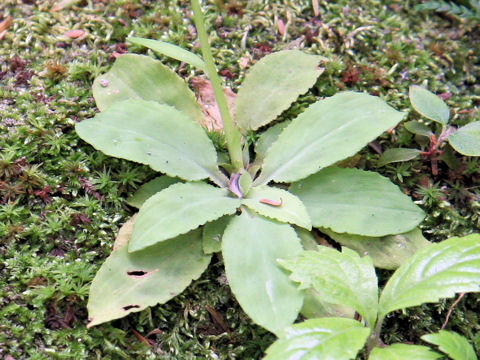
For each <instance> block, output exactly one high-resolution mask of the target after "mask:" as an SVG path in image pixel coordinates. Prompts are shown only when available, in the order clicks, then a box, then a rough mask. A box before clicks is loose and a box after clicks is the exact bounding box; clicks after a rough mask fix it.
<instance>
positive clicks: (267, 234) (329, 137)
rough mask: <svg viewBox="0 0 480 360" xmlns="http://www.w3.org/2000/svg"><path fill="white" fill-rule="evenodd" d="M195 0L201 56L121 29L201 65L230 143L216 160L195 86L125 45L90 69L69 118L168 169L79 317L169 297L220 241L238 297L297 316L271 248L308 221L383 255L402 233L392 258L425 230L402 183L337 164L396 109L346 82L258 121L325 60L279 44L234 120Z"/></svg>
mask: <svg viewBox="0 0 480 360" xmlns="http://www.w3.org/2000/svg"><path fill="white" fill-rule="evenodd" d="M192 7H193V10H194V16H195V23H196V27H197V31H198V35H199V38H200V43H201V48H202V53H203V59H201V58H200V57H199V56H197V55H195V54H193V53H190V52H188V51H186V50H184V49H180V48H178V47H176V46H174V45H171V44H168V45H166V44H165V43H161V42H157V41H153V40H146V39H138V38H134V39H130V42H134V43H136V44H137V45H144V46H147V47H149V48H151V49H152V50H154V51H157V52H160V53H162V54H166V55H168V56H171V57H174V58H175V59H178V60H181V61H183V62H185V63H188V64H191V65H192V66H196V67H197V68H198V69H200V70H204V71H206V73H207V74H208V76H209V78H210V80H211V83H212V87H213V91H214V93H215V97H216V100H217V104H218V107H219V112H220V114H221V117H222V121H223V132H224V134H225V138H226V143H227V149H228V155H226V154H221V157H222V160H217V159H218V157H217V153H216V150H215V147H214V145H213V143H212V142H211V140H210V139H209V137H208V135H207V133H206V131H205V129H203V128H202V127H201V125H200V123H202V121H203V114H202V111H201V108H200V107H199V105H198V104H197V103H196V101H195V97H194V95H193V93H192V92H191V91H190V89H189V88H188V86H187V85H186V83H185V82H184V81H183V80H182V79H180V78H179V77H178V76H177V75H176V74H175V73H174V72H173V71H171V70H169V69H168V68H167V67H165V66H164V65H163V64H162V63H161V62H159V61H156V60H153V59H152V58H150V57H148V56H141V55H133V54H127V55H122V56H120V57H119V58H118V59H117V61H116V63H115V65H114V66H113V68H112V69H111V70H110V71H109V72H108V73H106V74H104V75H101V76H99V77H98V78H97V79H96V80H95V83H94V85H93V92H94V97H95V100H96V103H97V106H98V108H99V109H100V110H101V113H99V114H98V115H96V116H95V117H94V118H92V119H88V120H85V121H82V122H81V123H79V124H77V126H76V131H77V133H78V135H79V136H80V137H81V138H82V139H84V140H85V141H87V142H88V143H90V144H92V145H93V146H94V147H95V148H96V149H98V150H101V151H102V152H104V153H105V154H107V155H110V156H115V157H119V158H123V159H127V160H131V161H135V162H139V163H142V164H148V165H149V166H150V167H151V168H152V169H154V170H156V171H158V172H160V173H163V174H164V175H162V176H160V177H158V178H157V179H155V180H153V181H152V182H150V183H148V184H146V185H144V186H143V187H141V188H140V189H139V191H138V192H137V193H136V194H134V195H133V197H132V198H130V199H129V202H130V204H132V205H133V206H138V207H139V208H140V211H139V212H138V214H137V215H136V216H135V219H132V220H131V221H129V222H127V223H126V224H125V225H124V227H123V228H122V230H121V232H120V234H119V239H118V242H117V245H118V244H120V245H118V246H116V250H114V251H113V252H112V254H111V255H110V256H109V258H108V259H107V260H106V261H105V263H104V264H103V265H102V267H101V268H100V270H99V271H98V273H97V275H96V277H95V279H94V281H93V283H92V286H91V289H90V299H89V303H88V309H89V315H90V323H89V325H88V326H94V325H97V324H100V323H103V322H106V321H110V320H113V319H118V318H121V317H124V316H126V315H127V314H129V313H131V312H136V311H140V310H143V309H145V308H146V307H148V306H153V305H155V304H158V303H165V302H166V301H168V300H169V299H171V298H173V297H175V296H176V295H178V294H179V293H181V292H182V291H183V290H184V289H185V288H186V287H187V286H188V284H190V282H191V281H192V279H196V278H198V277H199V276H200V275H201V274H202V273H203V271H204V270H205V269H206V268H207V266H208V264H209V263H210V260H211V257H212V254H213V253H215V252H221V254H222V257H223V261H224V264H225V271H226V276H227V279H228V283H229V285H230V287H231V289H232V291H233V293H234V295H235V296H236V298H237V300H238V302H239V303H240V305H241V306H242V308H243V310H244V311H245V312H246V313H247V314H248V315H249V316H250V318H251V319H252V320H253V321H254V322H256V323H257V324H259V325H261V326H263V327H265V328H266V329H268V330H270V331H272V332H274V333H280V332H281V331H282V330H283V329H284V328H285V327H286V326H288V325H290V324H291V323H292V322H293V321H294V320H295V319H296V318H297V316H298V314H299V312H300V310H301V308H302V305H303V303H304V293H303V292H302V291H299V290H298V289H297V287H296V286H295V284H294V283H293V282H292V281H291V280H290V279H289V278H288V276H287V274H286V273H285V272H284V271H283V270H282V269H280V268H279V266H278V265H277V262H276V260H277V259H279V258H288V257H294V256H296V255H298V254H299V253H300V252H301V251H302V244H303V246H308V243H309V242H310V243H311V239H310V238H309V236H310V234H309V231H310V230H311V229H312V228H313V227H315V228H322V229H325V231H329V232H330V233H331V234H332V236H335V235H334V234H339V233H341V234H340V235H339V237H340V238H342V239H344V240H345V241H351V242H352V238H351V237H352V236H360V237H362V238H366V239H365V241H364V242H363V244H364V245H361V246H362V247H366V248H367V249H371V250H365V248H363V249H361V250H359V251H371V252H372V254H374V253H376V254H378V255H379V257H381V255H382V251H381V250H380V249H381V245H382V244H386V246H387V247H391V246H393V245H394V246H395V247H396V248H397V250H398V247H397V244H400V245H399V246H401V247H402V249H403V250H405V249H406V251H404V252H402V251H396V253H395V256H392V258H395V259H396V261H398V262H401V261H400V259H399V255H398V254H401V256H400V257H402V256H403V257H408V256H409V255H410V254H411V250H412V249H416V248H417V247H422V246H424V245H425V244H424V242H425V239H423V238H421V235H420V239H419V241H417V240H415V239H414V240H412V239H413V238H415V234H414V233H415V231H416V230H414V229H415V228H416V226H417V225H418V224H419V223H420V222H421V221H422V219H423V217H424V213H423V211H422V210H421V209H420V208H419V207H417V206H416V205H415V204H414V203H413V202H412V201H411V200H410V199H409V198H408V197H407V196H406V195H405V194H403V193H402V192H401V191H400V189H398V188H397V187H396V186H395V185H394V184H393V183H391V182H390V181H389V180H388V179H387V178H384V177H382V176H380V175H379V174H377V173H373V172H369V171H363V170H359V169H350V168H341V167H338V166H335V164H336V163H338V162H339V161H340V160H342V159H345V158H347V157H350V156H352V155H354V154H355V153H356V152H358V151H359V150H360V149H362V148H363V147H364V146H365V145H366V144H368V142H370V141H372V140H373V139H375V138H376V137H377V136H379V135H380V134H382V133H383V132H384V131H386V130H388V129H389V128H391V127H392V126H395V125H396V124H398V123H399V122H400V121H401V120H402V119H403V118H404V116H405V114H404V113H401V112H399V111H396V110H395V109H393V108H391V107H390V106H388V105H387V104H386V103H385V102H384V101H383V100H381V99H379V98H378V97H374V96H370V95H368V94H364V93H355V92H342V93H340V94H337V95H335V96H332V97H330V98H326V99H324V100H321V101H318V102H317V103H315V104H312V105H311V106H310V107H308V108H307V109H306V110H305V111H304V112H303V113H301V114H300V115H298V117H297V118H296V119H294V120H293V121H291V122H290V123H280V124H278V125H275V126H272V127H270V128H269V129H267V130H264V129H265V127H266V126H267V125H269V124H271V123H272V122H273V121H275V120H276V119H277V118H278V116H279V115H280V114H281V113H282V112H283V111H284V110H286V109H288V108H289V106H290V105H291V104H292V102H294V101H295V100H296V99H297V97H298V96H299V95H301V94H303V93H305V92H306V91H308V89H309V88H311V87H312V86H313V85H314V84H315V82H316V79H317V77H318V76H319V75H320V74H321V73H322V69H321V68H320V67H319V64H320V63H321V62H322V61H325V59H324V58H322V57H321V56H316V55H307V54H305V53H303V52H300V51H298V50H287V51H280V52H278V53H273V54H270V55H268V56H265V57H264V58H263V59H261V60H260V61H259V62H258V63H257V64H255V65H254V66H253V67H252V68H251V69H250V71H249V73H248V74H247V75H246V77H245V80H244V82H243V85H242V87H241V88H240V90H239V92H238V94H237V96H236V99H235V104H234V109H233V110H234V111H233V112H234V119H232V117H231V115H230V111H229V108H228V106H227V102H226V100H225V96H224V93H223V91H222V88H221V84H220V79H219V77H218V75H217V71H216V69H215V65H214V62H213V57H212V54H211V50H210V47H209V44H208V39H207V34H206V31H205V27H204V24H203V16H202V13H201V9H200V5H199V2H198V0H193V1H192ZM253 131H257V132H258V133H259V140H258V142H257V143H256V144H255V149H254V150H255V153H256V156H255V159H254V161H253V162H250V160H249V157H250V156H249V155H250V150H253V149H250V148H249V147H248V142H246V141H245V140H244V139H245V138H246V137H247V136H249V134H251V133H252V132H253ZM242 146H243V149H242ZM252 153H253V151H252ZM219 157H220V156H219ZM219 164H220V165H219ZM280 184H284V185H281V186H280ZM401 233H406V235H405V234H404V235H400V238H401V239H400V240H399V239H398V238H395V236H392V235H393V234H401ZM412 233H413V235H412ZM349 237H350V238H349ZM380 237H381V238H382V239H384V240H385V241H383V240H382V239H378V238H380ZM417 238H418V236H417ZM354 242H355V241H353V243H354ZM352 246H353V247H355V245H354V244H353V245H352ZM409 251H410V252H409ZM383 260H385V259H383ZM390 265H391V264H390Z"/></svg>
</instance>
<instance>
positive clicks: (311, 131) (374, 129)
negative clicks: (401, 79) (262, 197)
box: [256, 91, 405, 184]
mask: <svg viewBox="0 0 480 360" xmlns="http://www.w3.org/2000/svg"><path fill="white" fill-rule="evenodd" d="M259 98H261V96H259ZM404 116H405V114H404V113H401V112H399V111H396V110H394V109H393V108H391V107H390V106H388V105H387V104H386V103H385V102H384V101H383V100H382V99H380V98H378V97H375V96H371V95H367V94H363V93H355V92H351V91H346V92H342V93H339V94H337V95H335V96H332V97H330V98H327V99H325V100H320V101H318V102H317V103H315V104H313V105H310V107H309V108H308V109H307V110H305V112H303V113H301V114H300V115H299V116H298V117H297V118H296V119H295V120H293V121H292V123H291V124H290V125H288V126H287V127H286V128H285V129H284V130H283V131H282V133H281V134H280V136H279V137H278V140H277V141H275V142H274V143H273V144H272V146H270V148H269V150H268V152H267V156H266V157H265V161H264V163H263V170H262V173H261V175H260V178H259V179H257V181H256V184H260V183H263V184H264V183H268V182H269V181H270V180H274V181H277V182H292V181H296V180H300V179H303V178H305V177H307V176H308V175H310V174H313V173H315V172H317V171H318V170H320V169H321V168H324V167H327V166H329V165H332V164H334V163H336V162H337V161H339V160H342V159H345V158H347V157H349V156H352V155H354V154H355V153H356V152H357V151H359V150H360V149H361V148H362V147H364V146H365V145H366V144H368V142H370V141H372V140H374V139H375V138H376V137H377V136H379V135H380V134H381V133H382V132H384V131H386V130H388V129H390V128H391V127H393V126H395V125H396V124H397V123H398V122H400V121H401V120H402V119H403V117H404Z"/></svg>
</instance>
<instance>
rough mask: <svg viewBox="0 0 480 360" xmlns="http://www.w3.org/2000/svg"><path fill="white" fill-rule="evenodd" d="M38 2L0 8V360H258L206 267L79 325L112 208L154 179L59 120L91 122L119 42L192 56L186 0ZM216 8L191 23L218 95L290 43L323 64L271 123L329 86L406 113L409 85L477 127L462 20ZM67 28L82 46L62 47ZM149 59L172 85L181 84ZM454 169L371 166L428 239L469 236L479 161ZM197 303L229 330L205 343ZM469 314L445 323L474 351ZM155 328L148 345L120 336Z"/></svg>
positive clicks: (257, 1)
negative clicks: (96, 86)
mask: <svg viewBox="0 0 480 360" xmlns="http://www.w3.org/2000/svg"><path fill="white" fill-rule="evenodd" d="M53 3H54V2H53V1H40V0H38V1H35V0H28V1H27V0H24V1H23V2H22V1H20V0H18V1H17V0H3V1H2V2H1V4H0V16H3V17H4V18H5V17H7V16H11V17H12V19H13V24H12V25H11V26H10V28H9V29H8V32H7V34H6V35H5V37H4V38H3V39H2V40H0V84H1V87H0V259H1V261H0V358H4V359H11V358H12V357H13V358H14V359H57V358H59V359H68V358H72V359H130V358H132V359H153V358H160V359H198V358H205V359H209V358H211V359H217V358H220V359H227V358H237V359H257V358H260V356H261V354H262V353H263V351H264V350H265V348H266V347H267V346H268V345H269V344H270V343H271V342H272V341H273V340H274V337H273V336H272V335H271V334H269V333H268V332H266V331H264V330H262V329H261V328H259V327H257V326H254V325H252V324H251V323H250V322H249V319H248V318H247V317H246V315H245V314H243V313H242V311H241V310H240V309H239V307H238V305H237V303H236V302H235V300H234V299H233V297H232V295H231V293H230V292H229V289H228V286H226V285H225V284H224V282H222V279H223V273H222V265H221V263H220V262H219V260H215V261H214V263H213V264H212V265H211V267H210V268H209V270H208V271H207V272H206V273H205V274H204V275H203V276H202V277H201V279H199V280H198V281H196V282H194V283H193V285H192V286H190V287H189V288H188V290H187V291H186V292H185V293H184V294H182V295H180V296H178V297H177V298H176V299H174V300H172V301H170V302H169V303H167V304H165V305H163V306H157V307H155V308H153V309H150V310H146V311H143V312H141V313H139V314H134V315H130V316H129V317H127V318H125V319H121V320H117V321H114V322H112V323H109V324H105V325H101V326H98V327H95V328H93V329H90V330H87V329H86V328H85V324H86V322H87V313H86V301H87V296H88V287H89V283H90V281H91V280H92V278H93V276H94V274H95V272H96V270H97V269H98V267H99V266H100V265H101V263H102V261H103V259H104V258H105V257H106V256H108V254H109V253H110V251H111V246H112V242H113V239H114V236H115V233H116V232H117V231H118V229H119V227H120V226H121V225H122V224H123V223H124V222H125V221H126V219H128V217H129V216H130V215H131V214H132V213H133V209H132V208H130V207H128V206H127V205H126V204H125V198H126V196H127V195H128V194H131V193H132V192H133V191H135V189H137V188H138V186H139V185H140V184H142V183H144V182H145V181H147V180H149V179H151V178H153V177H154V173H153V171H151V170H150V169H149V168H147V167H145V166H138V165H136V164H133V163H130V162H127V161H122V160H118V159H112V158H108V157H106V156H104V155H102V154H101V153H99V152H97V151H95V150H94V149H93V148H92V147H90V146H89V145H87V144H85V143H84V142H83V141H81V140H80V139H79V138H78V137H77V136H76V134H75V131H74V125H75V123H76V122H78V121H81V120H83V119H86V118H89V117H91V116H93V115H94V114H95V112H96V109H95V106H94V102H93V99H92V93H91V89H90V87H91V83H92V81H93V79H94V78H95V76H96V75H98V74H99V73H101V72H103V71H106V70H107V69H108V68H109V67H110V66H111V65H112V63H113V61H114V58H113V53H114V52H115V51H117V52H122V51H123V50H124V49H125V47H124V44H123V42H124V40H125V38H126V37H127V35H129V34H131V35H135V36H141V37H153V38H158V39H162V40H166V41H169V42H172V43H176V44H179V45H182V46H184V47H186V48H190V49H194V50H195V51H196V52H199V50H198V48H195V46H192V43H193V44H195V41H196V40H195V35H194V31H193V28H192V23H191V19H190V13H189V11H188V10H187V9H188V1H180V0H170V1H153V0H152V1H147V0H137V1H135V0H133V1H124V0H112V1H109V0H104V1H101V0H88V1H87V0H80V1H72V3H74V5H72V6H71V7H69V8H67V9H64V10H60V11H58V12H54V13H52V12H49V9H50V8H51V6H52V5H53ZM221 3H222V2H221V1H217V2H213V1H209V2H208V6H207V7H206V8H207V10H208V13H207V22H208V23H209V26H210V28H211V29H212V30H213V29H216V30H217V33H212V34H211V41H212V45H213V47H214V48H215V50H214V52H215V55H216V58H217V59H218V64H219V69H221V70H224V72H223V74H225V75H229V78H227V79H226V82H227V83H228V84H229V85H230V86H231V87H232V88H234V89H236V88H237V87H238V85H239V84H240V83H241V80H242V77H243V75H244V72H245V69H244V68H242V67H241V66H240V65H239V61H240V60H241V59H245V58H247V57H249V58H251V59H252V60H251V61H252V62H253V61H256V60H257V59H259V58H260V57H261V56H263V55H265V54H266V53H268V52H269V51H275V50H280V49H284V48H288V47H291V48H295V47H300V48H305V51H308V52H311V53H318V54H321V55H324V56H327V57H329V58H330V59H331V60H332V61H331V62H329V63H328V64H327V65H326V71H325V73H324V74H323V75H322V76H321V77H320V79H319V81H318V82H317V84H316V86H315V87H314V89H313V90H312V92H311V93H310V94H308V95H305V96H303V97H302V98H301V99H300V101H299V102H298V103H297V104H296V105H294V106H293V107H292V108H291V109H290V110H289V111H287V112H285V113H284V114H283V115H282V116H283V117H290V116H294V115H295V114H297V113H298V112H299V111H301V110H302V109H303V108H304V107H305V106H306V105H307V104H309V103H311V102H312V101H314V100H315V99H318V98H319V97H321V96H329V95H332V94H334V93H335V92H337V91H340V90H342V89H353V90H359V91H367V92H370V93H372V94H376V95H379V96H381V97H382V98H384V99H385V100H386V101H387V102H388V103H389V104H391V105H392V106H394V107H395V108H397V109H400V110H408V109H409V106H408V99H407V91H408V86H409V85H411V84H423V85H425V86H427V87H428V88H429V89H430V90H432V91H434V92H436V93H449V94H451V97H450V98H449V99H448V100H447V103H448V104H449V106H450V107H451V109H452V114H453V123H454V124H455V125H462V124H465V123H468V122H470V121H473V119H474V118H476V119H477V120H478V117H479V110H478V106H479V104H480V86H479V84H478V81H479V78H480V28H479V27H478V25H476V24H474V23H460V22H458V21H457V20H455V19H454V18H451V17H445V16H443V17H442V16H439V15H437V14H433V13H432V14H429V13H416V12H415V11H413V10H412V9H413V5H414V3H415V2H413V1H377V0H358V1H346V0H343V1H336V2H327V1H321V0H320V1H319V5H320V6H319V11H320V14H319V16H318V17H316V18H315V17H314V15H313V10H312V6H311V1H310V0H308V1H306V0H303V1H287V0H283V1H281V0H276V1H266V0H265V1H261V0H252V1H248V2H247V1H236V2H234V1H230V2H227V1H225V4H224V5H223V7H222V8H219V7H218V6H219V5H221ZM387 4H388V5H387ZM280 20H281V21H282V22H283V23H284V24H285V25H286V27H285V29H286V30H285V33H284V34H283V35H281V34H279V31H278V24H279V21H280ZM247 25H249V26H250V28H249V30H248V32H247V31H246V29H247ZM71 29H81V30H84V31H85V35H84V36H82V37H80V38H78V39H70V38H68V37H65V36H63V34H64V33H65V32H66V31H67V30H71ZM129 50H131V51H142V50H141V49H138V48H135V47H130V48H129ZM162 60H165V62H167V63H169V64H170V65H171V66H173V67H174V68H175V69H177V70H179V72H180V74H181V75H182V76H184V77H186V78H188V77H190V76H192V75H193V74H194V73H193V71H191V69H190V68H188V67H185V68H182V69H179V64H178V63H177V62H174V61H172V62H169V61H168V60H167V59H162ZM417 118H418V116H417V115H416V114H414V113H410V115H409V119H417ZM252 138H254V136H252ZM377 143H378V145H380V146H382V147H383V148H384V149H386V148H389V147H398V146H402V147H406V146H408V145H409V144H410V145H411V144H413V143H414V141H413V139H412V137H411V136H410V135H409V134H408V133H407V132H406V131H405V129H404V128H403V126H402V125H400V126H398V127H397V129H396V130H395V131H394V132H392V134H389V135H387V134H386V135H384V136H382V137H381V138H379V139H378V140H377ZM362 155H363V157H362V159H361V160H360V162H359V163H358V164H357V166H359V167H363V168H366V169H375V168H376V161H377V159H378V155H377V154H376V153H375V152H374V151H373V150H372V149H370V148H366V149H365V150H364V151H363V152H362ZM457 160H458V164H459V165H458V168H457V170H455V171H453V170H449V169H448V168H447V167H446V166H445V164H444V163H442V164H441V166H440V174H439V175H438V176H433V175H432V174H431V171H430V167H429V163H428V162H422V161H421V160H418V161H411V162H408V163H403V164H396V165H388V166H386V167H385V168H380V169H378V171H380V172H381V173H382V174H384V175H386V176H389V177H390V178H391V179H392V180H393V181H394V182H395V183H397V184H398V185H400V186H401V187H402V188H403V189H404V190H405V191H406V192H408V193H409V194H410V195H411V196H413V197H414V198H415V200H417V202H418V203H419V205H420V206H422V207H423V208H424V210H425V211H426V212H427V213H428V214H429V216H428V218H427V219H426V220H425V221H424V223H423V224H422V229H423V231H424V234H425V235H426V237H428V238H429V239H431V240H434V241H439V240H442V239H445V238H446V237H449V236H453V235H464V234H467V233H470V232H474V231H479V230H480V229H479V228H480V220H479V208H480V191H479V186H480V164H479V162H478V160H476V159H473V158H461V157H457ZM381 273H382V275H383V276H384V277H386V276H388V274H387V273H386V272H381ZM452 302H453V300H447V301H443V302H441V303H440V304H438V305H433V306H428V307H427V306H423V307H418V308H414V309H411V310H408V311H406V312H404V313H396V314H394V316H392V317H391V318H389V319H388V320H387V323H386V326H385V328H386V331H385V336H384V340H385V341H387V342H393V341H418V339H419V336H420V335H422V334H424V333H426V332H428V331H436V330H438V328H439V326H441V324H442V322H443V320H444V318H445V315H446V312H447V310H448V307H449V306H450V305H451V303H452ZM207 305H208V306H209V307H210V308H212V309H214V310H215V311H217V312H218V313H220V314H221V315H223V317H224V318H225V321H226V323H227V325H228V327H229V329H230V330H231V332H230V333H223V334H220V335H219V333H221V331H220V330H219V328H218V325H216V324H215V323H214V322H213V320H212V318H211V317H210V315H209V313H208V311H207V310H206V306H207ZM479 313H480V297H479V296H477V295H471V294H470V295H467V296H465V297H464V299H463V300H462V301H461V302H460V303H459V305H458V306H457V307H456V309H455V311H454V312H453V315H452V317H451V319H450V322H449V327H448V328H450V329H452V330H455V331H458V332H460V333H462V334H464V335H466V336H467V337H468V338H469V339H470V340H471V341H473V343H474V344H475V346H476V349H477V351H480V325H479ZM155 329H158V330H160V331H157V332H158V333H157V334H154V335H152V336H150V337H149V339H150V340H152V345H151V346H150V347H147V346H145V345H144V344H142V343H141V341H139V339H138V338H137V337H136V335H135V331H136V332H138V334H142V335H143V336H146V334H148V333H149V332H150V331H152V330H155ZM7 355H9V356H10V357H8V356H7Z"/></svg>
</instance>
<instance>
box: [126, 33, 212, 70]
mask: <svg viewBox="0 0 480 360" xmlns="http://www.w3.org/2000/svg"><path fill="white" fill-rule="evenodd" d="M127 42H129V43H132V44H135V45H138V46H145V47H147V48H149V49H151V50H153V51H155V52H157V53H159V54H162V55H165V56H168V57H171V58H173V59H175V60H178V61H182V62H184V63H187V64H190V65H193V66H195V67H197V68H199V69H200V70H203V71H205V63H204V62H203V60H202V59H201V58H200V57H199V56H198V55H196V54H194V53H192V52H191V51H188V50H185V49H184V48H181V47H180V46H177V45H174V44H169V43H167V42H164V41H159V40H152V39H144V38H139V37H134V36H132V37H129V38H127Z"/></svg>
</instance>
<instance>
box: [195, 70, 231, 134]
mask: <svg viewBox="0 0 480 360" xmlns="http://www.w3.org/2000/svg"><path fill="white" fill-rule="evenodd" d="M190 85H191V86H192V87H193V88H194V90H195V93H196V95H197V102H198V104H199V105H200V107H201V108H202V112H203V117H204V121H203V123H202V125H203V126H205V127H206V128H207V129H208V131H219V130H221V129H222V128H223V122H222V117H221V115H220V110H219V109H218V105H217V101H216V100H215V95H214V93H213V88H212V84H211V83H210V81H208V80H206V79H204V78H201V77H198V76H197V77H194V78H192V79H190ZM223 94H224V95H225V97H226V99H227V104H228V108H229V110H230V115H231V116H232V118H233V104H234V102H235V96H236V94H235V93H234V92H233V91H232V90H231V89H230V88H223Z"/></svg>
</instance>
